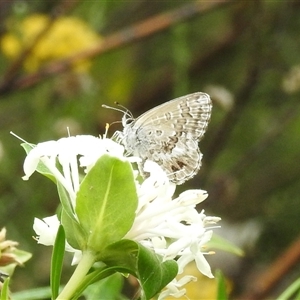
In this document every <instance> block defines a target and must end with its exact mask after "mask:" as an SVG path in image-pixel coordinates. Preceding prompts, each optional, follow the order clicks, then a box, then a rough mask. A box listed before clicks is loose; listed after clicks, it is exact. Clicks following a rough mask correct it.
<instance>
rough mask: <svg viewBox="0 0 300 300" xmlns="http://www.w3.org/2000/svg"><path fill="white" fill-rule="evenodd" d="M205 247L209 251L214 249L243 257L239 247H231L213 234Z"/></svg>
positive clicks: (231, 245)
mask: <svg viewBox="0 0 300 300" xmlns="http://www.w3.org/2000/svg"><path fill="white" fill-rule="evenodd" d="M207 247H208V248H209V249H210V248H214V249H219V250H223V251H226V252H229V253H232V254H235V255H238V256H243V255H244V251H243V250H241V249H240V248H239V247H237V246H235V245H233V244H232V243H231V242H229V241H227V240H225V239H223V238H222V237H220V236H219V235H217V234H215V233H214V234H213V236H212V238H211V240H210V241H209V242H208V243H207Z"/></svg>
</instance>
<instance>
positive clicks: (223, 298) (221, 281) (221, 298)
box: [216, 270, 228, 300]
mask: <svg viewBox="0 0 300 300" xmlns="http://www.w3.org/2000/svg"><path fill="white" fill-rule="evenodd" d="M216 279H217V281H218V289H217V298H216V300H227V299H228V295H227V291H226V282H225V277H224V275H223V274H222V272H221V271H220V270H217V271H216Z"/></svg>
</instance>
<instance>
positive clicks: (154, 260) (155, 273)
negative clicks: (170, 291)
mask: <svg viewBox="0 0 300 300" xmlns="http://www.w3.org/2000/svg"><path fill="white" fill-rule="evenodd" d="M177 273H178V265H177V263H176V262H175V261H174V260H167V261H165V262H162V259H161V257H160V256H158V255H156V254H155V253H153V252H152V251H150V250H149V249H147V248H145V247H143V246H142V245H139V255H138V279H139V280H140V283H141V287H142V289H143V292H144V299H147V300H148V299H151V298H152V297H154V296H155V295H156V294H157V293H159V292H160V291H161V290H162V289H163V288H164V287H165V286H166V285H167V284H168V283H169V282H170V281H172V280H173V279H174V278H175V276H176V275H177Z"/></svg>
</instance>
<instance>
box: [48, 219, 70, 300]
mask: <svg viewBox="0 0 300 300" xmlns="http://www.w3.org/2000/svg"><path fill="white" fill-rule="evenodd" d="M65 244H66V239H65V231H64V228H63V226H62V225H60V226H59V228H58V231H57V235H56V239H55V243H54V246H53V252H52V259H51V272H50V273H51V274H50V285H51V290H52V299H56V298H57V296H58V293H59V285H60V277H61V272H62V264H63V259H64V254H65Z"/></svg>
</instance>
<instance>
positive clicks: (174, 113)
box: [118, 92, 212, 185]
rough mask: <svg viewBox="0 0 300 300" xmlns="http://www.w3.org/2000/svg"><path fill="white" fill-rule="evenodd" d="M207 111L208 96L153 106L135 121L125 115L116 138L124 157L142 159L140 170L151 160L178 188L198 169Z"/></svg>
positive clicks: (190, 96)
mask: <svg viewBox="0 0 300 300" xmlns="http://www.w3.org/2000/svg"><path fill="white" fill-rule="evenodd" d="M211 110H212V102H211V99H210V97H209V95H207V94H205V93H201V92H197V93H194V94H189V95H186V96H182V97H179V98H176V99H174V100H171V101H168V102H166V103H164V104H161V105H159V106H156V107H154V108H152V109H150V110H148V111H147V112H145V113H144V114H142V115H141V116H139V117H138V118H136V119H135V118H134V117H133V116H132V114H131V113H130V112H128V111H127V112H125V113H124V116H123V118H122V125H123V127H124V129H123V131H122V132H119V136H118V137H119V139H120V141H121V143H122V144H123V145H124V147H125V149H126V151H127V153H128V154H133V155H134V156H137V157H140V158H141V159H142V162H141V164H140V166H139V167H140V170H143V165H144V163H145V161H146V160H152V161H154V162H156V163H157V164H158V165H160V166H161V168H162V169H163V170H164V171H165V172H166V174H167V176H168V178H169V180H170V181H171V182H174V183H175V184H177V185H179V184H182V183H184V182H185V181H187V180H189V179H191V178H192V177H194V176H195V175H196V174H197V173H198V171H199V169H200V167H201V158H202V153H201V152H200V149H199V147H198V142H199V141H200V140H201V139H202V137H203V135H204V133H205V131H206V128H207V125H208V122H209V120H210V116H211ZM142 174H144V175H145V173H144V172H142Z"/></svg>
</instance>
